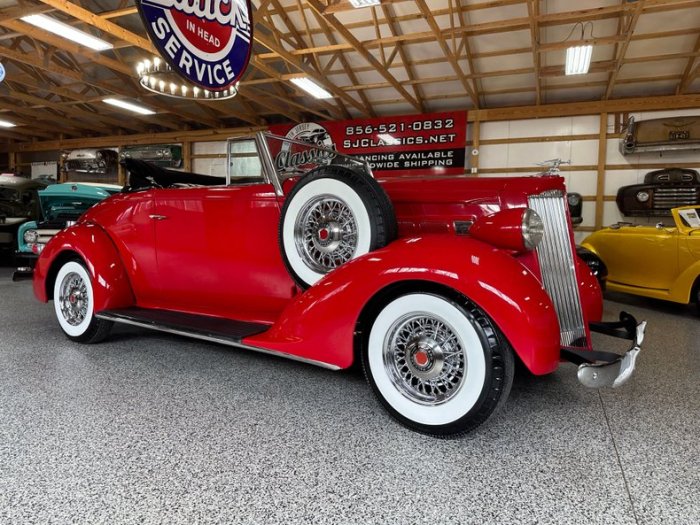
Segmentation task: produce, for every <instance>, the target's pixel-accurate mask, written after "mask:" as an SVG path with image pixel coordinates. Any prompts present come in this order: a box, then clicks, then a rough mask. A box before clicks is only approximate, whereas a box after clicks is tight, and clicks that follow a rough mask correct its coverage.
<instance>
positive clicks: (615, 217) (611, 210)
mask: <svg viewBox="0 0 700 525" xmlns="http://www.w3.org/2000/svg"><path fill="white" fill-rule="evenodd" d="M625 221H627V222H632V221H630V219H629V217H625V216H624V215H622V214H621V213H620V210H618V209H617V204H616V203H615V202H611V201H607V202H605V203H604V204H603V226H610V225H611V224H615V223H616V222H625Z"/></svg>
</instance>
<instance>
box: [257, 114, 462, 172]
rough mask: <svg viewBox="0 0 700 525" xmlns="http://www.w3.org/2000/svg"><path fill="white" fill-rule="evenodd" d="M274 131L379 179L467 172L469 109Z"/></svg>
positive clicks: (311, 124)
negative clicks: (363, 167)
mask: <svg viewBox="0 0 700 525" xmlns="http://www.w3.org/2000/svg"><path fill="white" fill-rule="evenodd" d="M270 132H271V133H274V134H275V135H282V136H284V137H287V138H290V139H296V140H306V141H309V142H313V143H315V144H318V145H320V146H324V147H327V148H332V149H335V150H336V151H338V152H340V153H344V154H346V155H352V156H354V157H358V158H362V159H364V160H366V161H367V162H369V164H370V166H371V168H372V171H373V172H374V174H375V175H377V176H382V177H387V176H396V175H404V174H411V175H461V174H463V173H464V162H465V148H466V143H467V112H466V111H450V112H446V113H430V114H423V115H410V116H398V117H380V118H373V119H355V120H340V121H323V122H304V123H302V124H297V125H288V124H281V125H273V126H270Z"/></svg>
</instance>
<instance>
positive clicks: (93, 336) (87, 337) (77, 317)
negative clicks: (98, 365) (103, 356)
mask: <svg viewBox="0 0 700 525" xmlns="http://www.w3.org/2000/svg"><path fill="white" fill-rule="evenodd" d="M53 298H54V301H53V303H54V311H55V313H56V319H57V320H58V324H59V325H60V327H61V329H62V330H63V332H64V333H65V334H66V336H67V337H68V338H69V339H72V340H73V341H79V342H83V343H96V342H98V341H101V340H102V339H104V338H105V337H106V336H107V335H108V334H109V330H110V328H111V327H112V323H111V322H109V321H105V320H102V319H97V318H95V315H94V314H95V312H94V305H95V299H94V292H93V288H92V279H91V278H90V274H89V272H88V271H87V269H86V268H85V266H83V264H82V263H80V262H78V261H68V262H66V263H64V264H63V265H62V266H61V268H60V269H59V270H58V274H57V275H56V280H55V282H54V288H53Z"/></svg>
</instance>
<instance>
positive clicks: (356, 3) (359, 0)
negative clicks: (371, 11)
mask: <svg viewBox="0 0 700 525" xmlns="http://www.w3.org/2000/svg"><path fill="white" fill-rule="evenodd" d="M350 4H351V5H352V6H353V7H356V8H358V9H359V8H361V7H370V6H373V5H379V0H350Z"/></svg>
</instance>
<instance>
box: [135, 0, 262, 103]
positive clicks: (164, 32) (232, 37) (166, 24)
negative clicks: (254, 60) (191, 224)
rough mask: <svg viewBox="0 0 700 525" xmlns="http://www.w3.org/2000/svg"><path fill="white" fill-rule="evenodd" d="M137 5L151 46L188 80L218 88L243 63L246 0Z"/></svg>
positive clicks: (150, 0)
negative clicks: (152, 44)
mask: <svg viewBox="0 0 700 525" xmlns="http://www.w3.org/2000/svg"><path fill="white" fill-rule="evenodd" d="M137 4H138V8H139V12H140V13H141V18H142V19H143V22H144V25H145V26H146V30H147V31H148V34H149V36H150V37H151V40H153V43H154V45H155V46H156V47H157V48H158V50H159V51H160V53H161V55H163V57H164V58H165V59H166V60H167V61H168V63H169V64H170V65H171V66H172V67H173V69H175V70H176V71H178V72H179V73H180V74H181V75H182V76H183V77H185V78H187V79H188V80H189V81H190V82H192V83H193V84H195V85H197V86H200V87H202V88H204V89H209V90H212V91H221V90H224V89H226V88H228V87H229V86H231V85H233V84H234V83H235V82H236V81H237V80H238V79H239V78H240V76H241V75H242V74H243V72H244V71H245V69H246V67H247V66H248V60H249V59H250V51H251V48H252V37H253V26H252V23H251V22H252V16H251V15H252V13H251V6H250V0H141V1H139V2H137Z"/></svg>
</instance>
